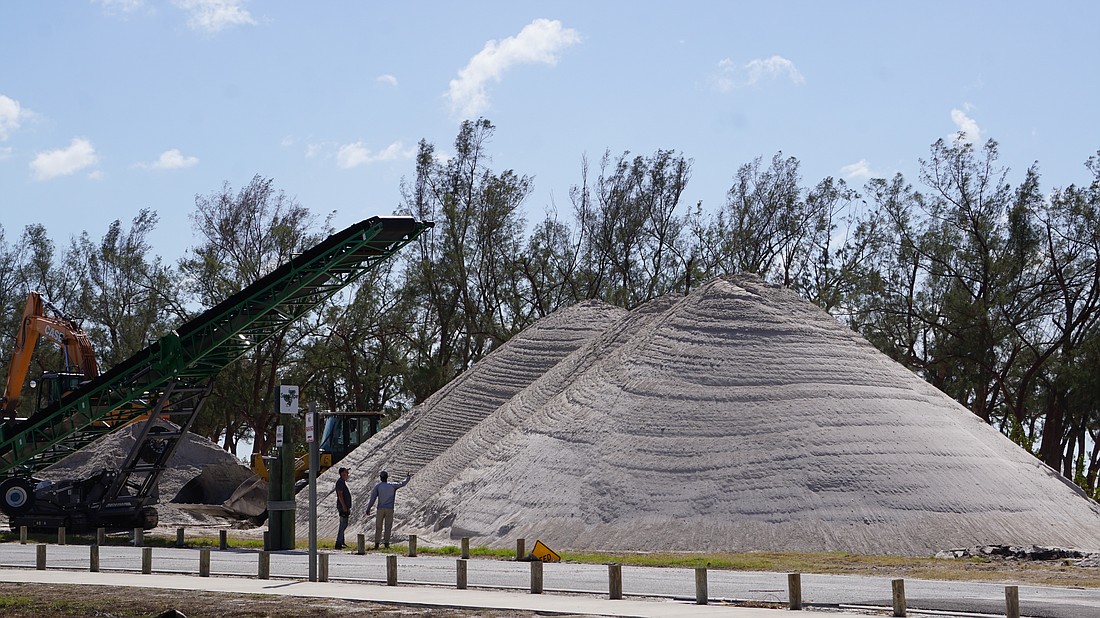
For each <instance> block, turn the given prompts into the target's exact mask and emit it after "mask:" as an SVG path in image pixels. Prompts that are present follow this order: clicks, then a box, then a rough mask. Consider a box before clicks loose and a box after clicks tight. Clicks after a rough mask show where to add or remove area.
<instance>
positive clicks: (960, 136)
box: [948, 103, 982, 144]
mask: <svg viewBox="0 0 1100 618" xmlns="http://www.w3.org/2000/svg"><path fill="white" fill-rule="evenodd" d="M968 111H970V104H969V103H967V104H965V105H963V109H953V110H951V122H954V123H955V128H956V132H955V133H954V134H952V135H950V136H948V141H949V142H952V143H963V144H974V143H976V142H978V141H981V139H982V129H981V127H979V126H978V123H977V121H975V120H974V119H973V118H971V117H970V116H967V115H966V112H968Z"/></svg>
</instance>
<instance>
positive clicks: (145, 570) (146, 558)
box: [141, 547, 153, 575]
mask: <svg viewBox="0 0 1100 618" xmlns="http://www.w3.org/2000/svg"><path fill="white" fill-rule="evenodd" d="M141 572H142V574H143V575H149V574H151V573H152V572H153V548H152V547H142V548H141Z"/></svg>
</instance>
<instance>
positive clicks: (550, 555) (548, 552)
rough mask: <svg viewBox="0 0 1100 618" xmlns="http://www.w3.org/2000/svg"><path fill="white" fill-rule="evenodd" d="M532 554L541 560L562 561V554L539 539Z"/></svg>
mask: <svg viewBox="0 0 1100 618" xmlns="http://www.w3.org/2000/svg"><path fill="white" fill-rule="evenodd" d="M531 555H532V556H534V557H536V558H538V559H539V560H540V561H541V562H561V556H559V555H558V554H557V553H556V552H555V551H554V550H552V549H550V548H549V547H547V546H545V545H543V544H542V541H538V540H536V541H535V547H534V549H532V550H531Z"/></svg>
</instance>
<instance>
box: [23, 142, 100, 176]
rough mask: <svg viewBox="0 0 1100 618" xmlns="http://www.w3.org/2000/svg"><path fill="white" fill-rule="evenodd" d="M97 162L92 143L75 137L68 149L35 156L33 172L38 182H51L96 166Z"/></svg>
mask: <svg viewBox="0 0 1100 618" xmlns="http://www.w3.org/2000/svg"><path fill="white" fill-rule="evenodd" d="M97 161H99V157H97V156H96V154H95V148H93V147H92V143H91V142H89V141H88V140H86V139H84V138H82V137H74V138H73V141H72V143H71V144H69V147H68V148H59V149H57V150H47V151H45V152H40V153H38V154H37V155H35V157H34V160H33V161H31V172H33V173H34V177H35V178H36V179H38V180H49V179H51V178H56V177H58V176H69V175H70V174H75V173H76V172H79V171H80V170H82V169H84V168H86V167H90V166H92V165H95V164H96V162H97ZM93 174H94V172H93ZM94 177H95V176H93V178H94Z"/></svg>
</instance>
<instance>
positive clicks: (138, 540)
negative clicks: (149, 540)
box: [134, 528, 145, 547]
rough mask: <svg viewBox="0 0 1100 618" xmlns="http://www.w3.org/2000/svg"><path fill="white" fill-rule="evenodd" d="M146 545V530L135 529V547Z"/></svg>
mask: <svg viewBox="0 0 1100 618" xmlns="http://www.w3.org/2000/svg"><path fill="white" fill-rule="evenodd" d="M143 543H145V529H144V528H134V547H141V546H142V544H143Z"/></svg>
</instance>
